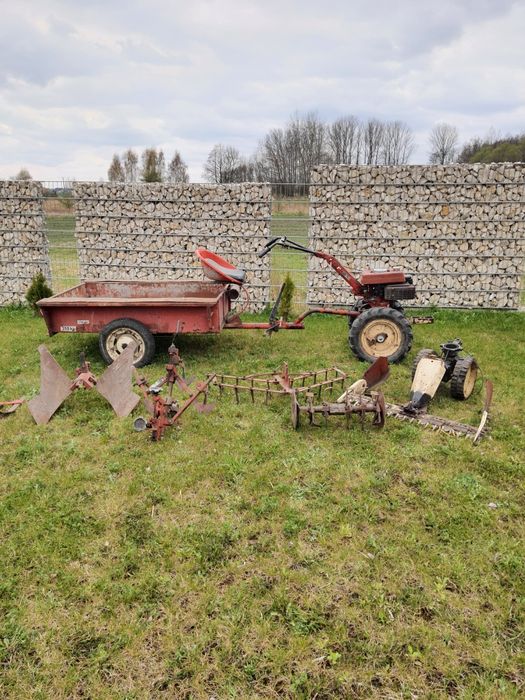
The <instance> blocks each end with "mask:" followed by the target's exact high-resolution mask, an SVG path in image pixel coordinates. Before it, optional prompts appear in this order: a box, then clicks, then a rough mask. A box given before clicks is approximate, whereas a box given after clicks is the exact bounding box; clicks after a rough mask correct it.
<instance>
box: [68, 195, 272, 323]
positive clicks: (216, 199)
mask: <svg viewBox="0 0 525 700" xmlns="http://www.w3.org/2000/svg"><path fill="white" fill-rule="evenodd" d="M74 196H75V199H76V237H77V242H78V250H79V264H80V276H81V279H180V278H186V279H203V278H204V277H203V273H202V270H201V267H200V263H199V261H198V260H197V258H196V256H195V254H194V250H195V249H196V248H199V247H203V248H208V249H209V250H212V251H214V252H216V253H218V254H219V255H223V256H224V257H225V258H226V259H227V260H229V261H231V262H232V263H233V264H235V265H237V266H239V267H241V268H243V269H244V270H246V272H247V280H248V284H247V285H245V286H246V287H248V288H249V294H250V299H251V302H250V305H249V309H250V310H252V311H256V310H259V309H261V308H262V307H263V306H264V305H265V304H266V303H267V302H268V295H269V284H270V268H269V258H263V259H259V258H258V257H257V251H258V250H259V249H260V248H261V247H262V245H263V243H264V242H265V241H266V240H267V239H268V237H269V234H270V217H271V188H270V187H269V186H268V185H261V184H249V183H248V184H228V185H202V184H180V185H167V184H157V183H155V184H141V185H115V184H95V183H83V184H77V185H75V188H74Z"/></svg>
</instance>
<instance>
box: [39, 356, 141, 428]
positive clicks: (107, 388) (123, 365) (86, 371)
mask: <svg viewBox="0 0 525 700" xmlns="http://www.w3.org/2000/svg"><path fill="white" fill-rule="evenodd" d="M134 350H135V343H134V342H133V343H130V344H129V345H128V346H127V348H126V349H125V350H124V352H122V353H121V354H120V355H119V357H118V358H117V359H116V360H115V361H114V362H113V363H112V364H111V365H110V366H109V367H108V368H107V369H106V370H105V371H104V373H103V374H102V376H101V377H99V378H98V379H97V377H96V376H95V375H94V374H93V372H92V371H91V366H90V363H89V362H87V361H86V359H85V357H84V355H83V354H81V357H80V366H79V367H77V370H76V375H75V378H74V379H70V378H69V377H68V375H67V374H66V372H65V371H64V370H63V369H62V367H61V366H60V365H59V364H58V362H57V361H56V360H55V358H54V357H53V355H52V354H51V353H50V352H49V350H48V349H47V348H46V346H45V345H40V347H39V348H38V352H39V353H40V393H39V394H38V395H37V396H35V397H34V398H33V399H31V401H29V402H28V404H27V406H28V408H29V411H30V413H31V415H32V416H33V418H34V420H35V422H36V423H37V424H38V425H44V424H46V423H48V422H49V420H50V419H51V417H52V416H53V415H54V413H55V412H56V411H57V410H58V408H59V407H60V406H61V405H62V404H63V402H64V401H65V400H66V399H67V397H68V396H69V395H70V394H72V393H73V392H74V391H76V390H77V389H95V390H96V391H98V392H99V394H100V395H101V396H103V397H104V398H105V399H106V401H108V402H109V404H110V405H111V407H112V408H113V410H114V411H115V413H116V414H117V416H119V418H125V417H126V416H128V415H129V414H130V413H131V411H132V410H133V409H134V408H135V406H136V405H137V403H138V402H139V401H140V397H139V396H137V394H135V393H134V392H133V390H132V382H131V376H132V368H133V361H134V358H133V352H134Z"/></svg>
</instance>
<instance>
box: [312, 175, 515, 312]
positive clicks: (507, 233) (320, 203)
mask: <svg viewBox="0 0 525 700" xmlns="http://www.w3.org/2000/svg"><path fill="white" fill-rule="evenodd" d="M311 182H312V185H311V187H310V243H311V244H312V247H314V248H316V249H317V250H323V251H328V252H331V253H333V254H334V255H335V256H336V257H338V258H339V259H340V260H341V262H342V263H343V264H345V265H346V266H348V268H349V269H350V270H352V271H354V272H360V271H362V270H363V269H366V268H374V267H375V268H397V269H402V270H404V271H406V272H409V273H413V277H414V282H415V284H416V289H417V290H418V296H417V299H416V300H415V303H413V302H407V303H410V305H414V306H424V305H427V304H431V305H436V306H449V307H481V308H501V309H515V308H518V307H519V305H520V291H519V290H520V286H521V279H522V275H523V256H524V249H525V244H524V237H525V228H524V227H525V224H524V220H525V217H524V214H525V164H523V163H501V164H496V163H494V164H487V165H485V164H476V165H448V166H418V165H406V166H395V167H391V166H390V167H385V166H383V167H373V166H360V167H356V166H346V165H339V166H324V165H321V166H319V167H316V168H314V170H313V171H312V177H311ZM308 303H309V304H321V303H329V304H334V305H339V304H341V305H345V304H350V303H352V296H351V290H350V288H349V287H348V286H347V285H346V284H345V283H344V282H343V280H342V279H340V278H338V277H337V276H336V275H335V273H334V272H333V271H332V270H331V268H329V267H327V265H326V264H325V263H323V262H322V261H321V260H319V259H317V258H310V261H309V272H308Z"/></svg>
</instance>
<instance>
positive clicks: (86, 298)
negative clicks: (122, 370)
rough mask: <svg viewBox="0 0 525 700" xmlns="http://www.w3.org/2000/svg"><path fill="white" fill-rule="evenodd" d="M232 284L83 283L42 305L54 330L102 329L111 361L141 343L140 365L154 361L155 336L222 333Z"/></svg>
mask: <svg viewBox="0 0 525 700" xmlns="http://www.w3.org/2000/svg"><path fill="white" fill-rule="evenodd" d="M231 296H232V295H231V292H230V290H229V287H228V286H226V285H223V284H217V283H213V282H204V281H201V280H164V281H159V282H149V281H144V282H137V281H133V282H117V281H115V282H106V281H93V282H84V283H83V284H79V285H77V286H76V287H72V288H71V289H68V290H67V291H65V292H62V293H61V294H55V296H52V297H49V298H48V299H42V300H41V301H40V302H39V303H38V305H39V307H40V312H41V314H42V316H43V317H44V319H45V322H46V325H47V329H48V332H49V335H54V334H55V333H99V344H100V352H101V354H102V357H103V358H104V360H105V361H106V362H107V363H108V364H109V363H111V362H113V360H114V359H116V358H117V357H118V355H120V353H121V352H122V351H123V350H124V349H125V347H126V346H127V345H128V344H129V343H130V342H131V340H135V341H136V342H137V345H138V348H137V353H136V356H137V362H136V363H135V364H136V366H137V367H142V366H143V365H146V364H148V363H149V362H151V361H152V359H153V356H154V354H155V339H154V335H162V334H173V333H219V332H220V331H221V330H222V329H223V327H224V324H225V318H226V315H227V314H228V312H229V310H230V304H231Z"/></svg>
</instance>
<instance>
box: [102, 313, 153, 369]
mask: <svg viewBox="0 0 525 700" xmlns="http://www.w3.org/2000/svg"><path fill="white" fill-rule="evenodd" d="M126 328H129V329H130V330H131V331H133V332H134V333H135V334H137V335H139V336H140V339H141V341H142V344H143V353H142V355H141V356H140V357H139V359H138V360H137V361H136V362H134V365H135V367H144V365H149V363H150V362H151V361H152V360H153V358H154V357H155V338H154V336H153V333H152V332H151V331H150V330H149V329H148V328H146V326H144V325H143V324H142V323H139V321H135V320H134V319H132V318H117V319H115V320H114V321H110V322H109V323H108V324H107V326H104V328H103V329H102V330H101V331H100V334H99V336H98V346H99V349H100V354H101V355H102V358H103V360H104V362H105V363H106V364H107V365H110V364H111V363H112V362H113V360H114V358H113V357H111V354H110V353H109V352H108V339H109V337H110V335H111V334H112V333H114V331H116V330H119V329H126Z"/></svg>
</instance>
